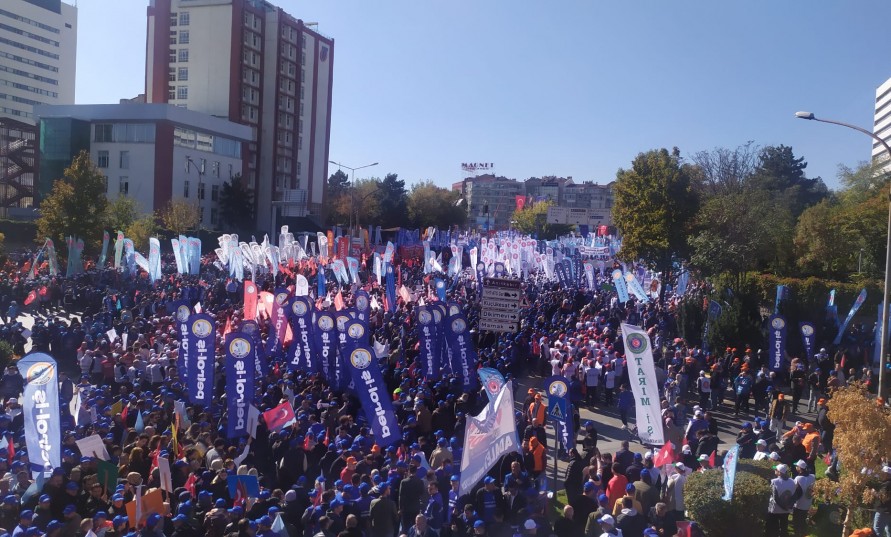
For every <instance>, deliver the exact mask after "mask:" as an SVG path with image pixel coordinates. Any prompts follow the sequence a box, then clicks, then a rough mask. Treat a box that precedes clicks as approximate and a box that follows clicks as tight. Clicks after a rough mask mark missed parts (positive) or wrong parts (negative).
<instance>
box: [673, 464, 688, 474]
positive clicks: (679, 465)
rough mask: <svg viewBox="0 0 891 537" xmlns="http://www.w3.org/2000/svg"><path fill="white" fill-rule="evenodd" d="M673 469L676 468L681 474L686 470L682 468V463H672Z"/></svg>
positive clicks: (684, 467)
mask: <svg viewBox="0 0 891 537" xmlns="http://www.w3.org/2000/svg"><path fill="white" fill-rule="evenodd" d="M674 467H675V468H677V469H678V470H680V471H682V472H683V471H684V470H686V469H687V467H686V466H684V463H682V462H676V463H674Z"/></svg>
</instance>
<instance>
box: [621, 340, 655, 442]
mask: <svg viewBox="0 0 891 537" xmlns="http://www.w3.org/2000/svg"><path fill="white" fill-rule="evenodd" d="M622 339H623V340H624V343H625V356H626V359H627V361H628V364H627V368H628V378H629V381H630V382H631V391H632V392H633V393H634V408H635V411H636V418H635V419H636V424H637V434H638V436H639V437H640V441H641V443H643V444H649V445H654V446H661V445H663V444H665V438H664V435H663V431H662V409H661V408H660V406H659V387H658V384H656V370H655V367H654V365H653V349H652V347H651V345H650V338H649V336H648V335H647V333H646V332H644V331H643V329H641V328H640V327H638V326H633V325H630V324H625V323H622Z"/></svg>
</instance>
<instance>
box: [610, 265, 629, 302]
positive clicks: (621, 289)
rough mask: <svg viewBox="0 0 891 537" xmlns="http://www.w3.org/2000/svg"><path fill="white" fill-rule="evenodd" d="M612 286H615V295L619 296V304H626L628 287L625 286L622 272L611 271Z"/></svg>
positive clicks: (617, 270)
mask: <svg viewBox="0 0 891 537" xmlns="http://www.w3.org/2000/svg"><path fill="white" fill-rule="evenodd" d="M613 284H614V285H615V286H616V293H618V295H619V302H621V303H623V304H624V303H625V302H628V300H629V299H630V297H629V296H628V286H627V285H626V284H625V278H624V277H623V276H622V270H621V269H616V270H614V271H613Z"/></svg>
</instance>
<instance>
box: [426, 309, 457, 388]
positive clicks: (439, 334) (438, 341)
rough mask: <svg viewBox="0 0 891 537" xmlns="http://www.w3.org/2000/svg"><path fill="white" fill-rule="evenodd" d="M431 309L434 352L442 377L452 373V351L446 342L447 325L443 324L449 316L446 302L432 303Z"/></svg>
mask: <svg viewBox="0 0 891 537" xmlns="http://www.w3.org/2000/svg"><path fill="white" fill-rule="evenodd" d="M430 311H431V312H432V313H433V336H434V337H433V343H434V345H433V352H434V353H435V354H436V357H437V360H438V362H437V363H439V375H440V376H441V377H442V376H447V375H451V374H452V353H451V351H450V350H449V346H448V345H447V344H446V333H445V326H443V321H444V320H445V319H446V317H447V316H448V312H446V306H445V302H436V303H434V304H430Z"/></svg>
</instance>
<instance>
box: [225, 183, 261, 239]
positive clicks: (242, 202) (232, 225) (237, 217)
mask: <svg viewBox="0 0 891 537" xmlns="http://www.w3.org/2000/svg"><path fill="white" fill-rule="evenodd" d="M220 223H222V224H223V225H224V226H226V227H227V228H229V229H231V230H233V231H235V232H236V233H238V234H242V233H248V232H250V231H251V230H252V229H253V228H254V191H253V190H251V189H250V188H248V186H247V181H245V180H244V179H242V177H241V174H236V175H234V176H233V177H232V179H230V180H229V181H226V182H225V183H223V188H222V189H220Z"/></svg>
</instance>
